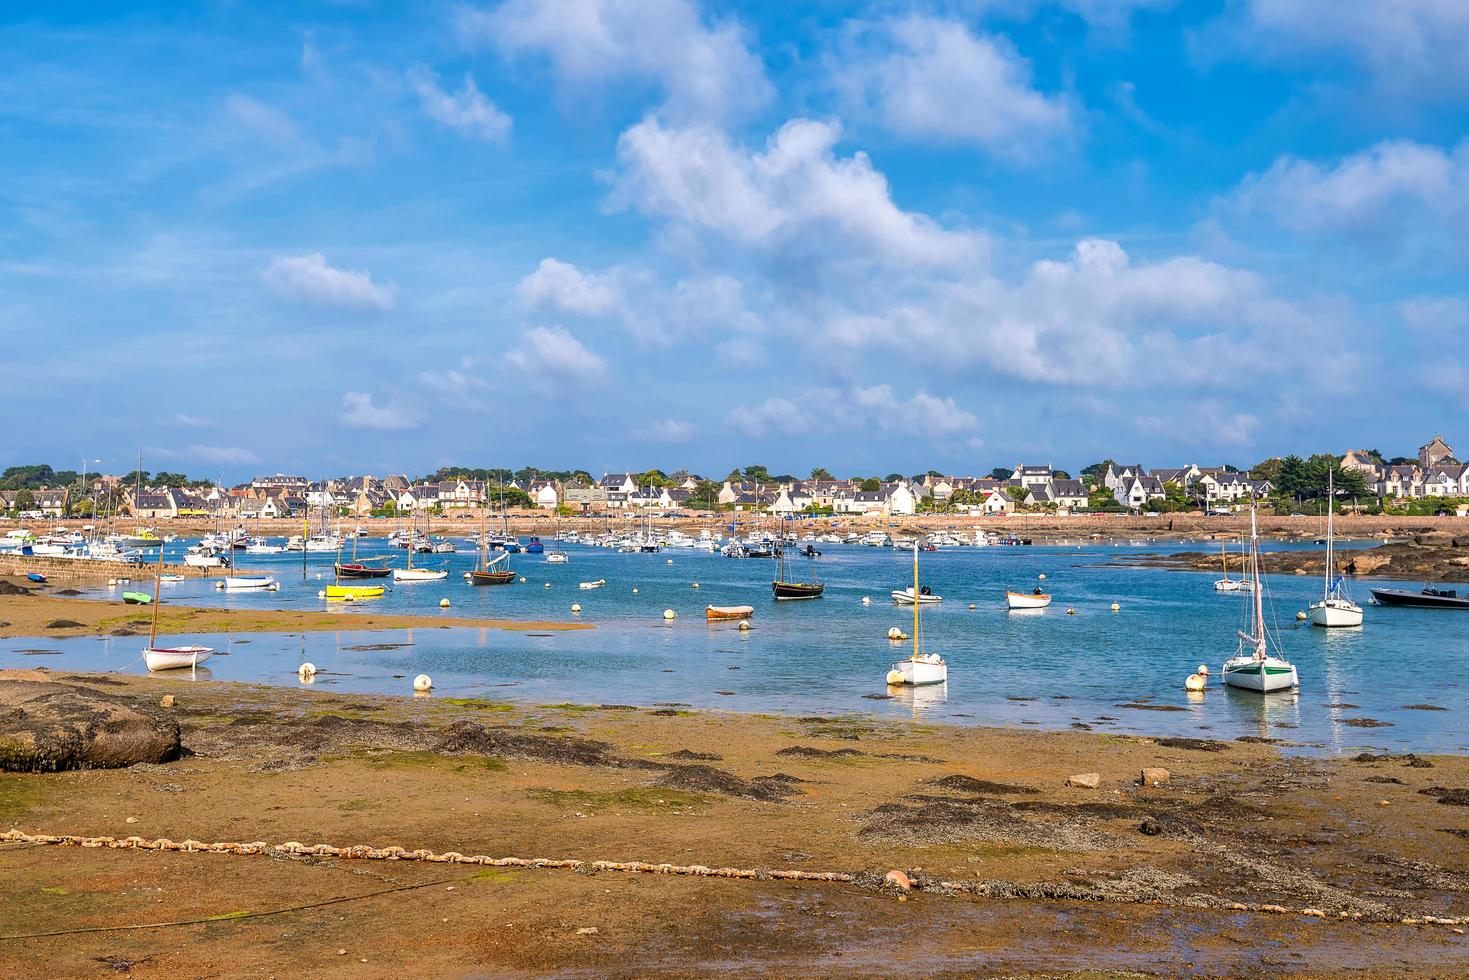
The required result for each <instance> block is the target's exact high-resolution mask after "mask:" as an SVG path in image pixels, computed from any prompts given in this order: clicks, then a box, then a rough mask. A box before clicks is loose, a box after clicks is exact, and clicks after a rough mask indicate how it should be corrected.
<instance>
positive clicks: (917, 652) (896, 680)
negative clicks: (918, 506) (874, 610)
mask: <svg viewBox="0 0 1469 980" xmlns="http://www.w3.org/2000/svg"><path fill="white" fill-rule="evenodd" d="M905 591H906V590H905ZM909 596H910V599H909V601H910V603H911V604H912V606H913V654H912V656H910V657H909V658H908V659H907V660H899V661H898V662H897V663H895V664H893V668H892V670H889V671H888V676H887V681H888V683H889V684H908V685H914V686H919V685H924V684H943V683H944V682H946V681H947V680H948V679H949V665H948V664H946V663H944V658H943V657H941V656H939V655H938V654H936V653H923V652H922V651H921V649H920V647H919V642H918V640H919V636H920V634H919V631H918V607H919V606H921V605H923V604H924V602H923V600H924V594H923V592H922V590H921V589H920V588H919V587H918V544H917V542H914V544H913V588H912V590H911V591H909ZM912 596H917V597H918V601H917V602H913V601H912V598H911V597H912ZM893 597H894V598H895V599H896V598H897V593H896V592H895V593H893Z"/></svg>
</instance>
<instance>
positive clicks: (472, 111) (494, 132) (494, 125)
mask: <svg viewBox="0 0 1469 980" xmlns="http://www.w3.org/2000/svg"><path fill="white" fill-rule="evenodd" d="M408 84H409V86H410V87H411V88H412V89H413V91H414V92H415V93H416V94H417V95H418V101H419V104H420V105H421V106H422V107H423V111H424V112H425V113H426V114H427V115H428V117H429V118H430V119H433V120H435V121H437V122H440V123H443V124H444V125H445V126H448V127H449V128H450V129H453V130H457V131H458V132H460V133H463V134H464V135H466V136H472V137H475V138H476V139H482V140H485V141H487V142H491V143H498V142H500V141H501V140H503V139H505V138H506V137H507V136H509V135H510V126H511V122H510V117H509V116H508V115H506V114H505V113H504V112H502V111H501V110H500V108H499V107H498V106H496V105H495V103H493V102H491V101H490V100H489V99H487V98H485V97H484V95H483V94H481V92H480V90H479V86H478V85H476V84H475V83H474V76H473V75H470V74H469V73H467V72H466V73H465V75H464V84H463V85H462V86H461V87H460V89H459V91H457V92H449V91H447V90H445V89H442V88H440V87H439V81H438V78H437V76H435V75H434V73H433V72H431V71H427V70H423V69H419V70H416V71H413V72H410V73H409V75H408Z"/></svg>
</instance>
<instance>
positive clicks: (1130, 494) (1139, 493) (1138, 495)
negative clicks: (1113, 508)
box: [1112, 476, 1168, 510]
mask: <svg viewBox="0 0 1469 980" xmlns="http://www.w3.org/2000/svg"><path fill="white" fill-rule="evenodd" d="M1167 496H1168V492H1167V491H1166V490H1165V489H1164V488H1163V481H1162V480H1159V479H1158V478H1157V477H1156V476H1135V477H1133V478H1132V479H1130V480H1124V481H1123V482H1122V483H1120V484H1118V486H1117V489H1115V490H1113V491H1112V497H1113V498H1114V499H1115V500H1116V501H1117V502H1118V503H1119V504H1121V505H1122V506H1124V507H1130V508H1132V509H1133V510H1141V509H1142V508H1143V505H1145V504H1146V503H1147V502H1148V501H1149V500H1162V499H1164V498H1165V497H1167Z"/></svg>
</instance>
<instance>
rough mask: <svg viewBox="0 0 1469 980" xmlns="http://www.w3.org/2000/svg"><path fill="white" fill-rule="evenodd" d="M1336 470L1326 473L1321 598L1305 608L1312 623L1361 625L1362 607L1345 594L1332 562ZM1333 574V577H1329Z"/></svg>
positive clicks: (1328, 625)
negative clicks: (1324, 549) (1324, 565)
mask: <svg viewBox="0 0 1469 980" xmlns="http://www.w3.org/2000/svg"><path fill="white" fill-rule="evenodd" d="M1335 477H1336V473H1335V470H1330V471H1328V472H1327V474H1326V575H1325V586H1324V588H1323V591H1322V593H1321V601H1320V602H1313V603H1311V606H1310V608H1309V610H1308V612H1309V614H1310V617H1311V625H1313V626H1326V627H1332V626H1361V625H1362V607H1361V606H1359V605H1357V604H1356V603H1355V602H1353V601H1352V600H1351V597H1350V596H1348V595H1347V591H1346V583H1345V581H1344V579H1343V576H1341V575H1337V573H1336V562H1335V561H1334V560H1333V559H1332V542H1333V527H1332V519H1331V518H1332V514H1333V512H1334V511H1335V510H1336V479H1335ZM1333 576H1334V577H1333Z"/></svg>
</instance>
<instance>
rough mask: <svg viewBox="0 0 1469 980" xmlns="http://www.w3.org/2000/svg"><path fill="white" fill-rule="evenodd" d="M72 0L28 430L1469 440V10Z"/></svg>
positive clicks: (15, 311)
mask: <svg viewBox="0 0 1469 980" xmlns="http://www.w3.org/2000/svg"><path fill="white" fill-rule="evenodd" d="M33 6H34V8H35V9H32V10H19V9H18V7H17V5H9V6H7V7H6V8H4V10H3V11H0V50H3V51H4V53H5V64H4V67H3V69H0V360H3V361H4V362H5V364H6V366H5V367H4V369H3V373H4V377H5V378H6V384H7V391H8V392H9V393H10V395H11V398H10V399H9V400H8V403H9V406H10V413H9V419H10V423H11V424H10V425H9V426H8V432H7V438H6V439H5V440H3V443H0V445H3V446H4V452H3V453H0V455H3V456H4V457H6V459H5V462H6V463H14V462H33V461H34V462H43V461H44V462H51V463H52V464H53V465H57V466H59V467H62V466H64V467H74V466H77V465H78V464H79V463H80V461H81V460H82V459H83V458H87V459H101V460H103V461H104V462H103V463H102V464H101V466H102V467H103V468H105V469H113V470H121V469H124V468H127V467H128V464H129V461H130V458H131V456H132V454H134V453H135V452H136V450H137V449H138V448H142V449H143V451H144V453H145V454H146V457H147V459H146V462H145V465H147V466H148V468H149V469H169V470H185V471H187V472H189V473H191V474H196V475H215V474H219V475H222V476H224V478H226V479H234V478H238V477H242V476H245V475H248V474H249V473H250V472H252V471H255V470H259V469H272V470H276V469H280V470H290V471H300V472H306V473H310V474H313V475H317V474H325V475H335V474H338V473H345V472H364V471H370V472H378V473H382V472H384V471H387V470H389V469H392V470H395V471H410V472H426V471H429V470H431V469H433V468H435V467H437V466H439V465H443V464H449V463H462V464H466V465H502V464H510V465H522V464H525V463H533V464H536V465H541V466H545V467H569V466H581V467H587V468H590V469H593V470H601V469H613V470H620V469H624V468H633V469H643V468H648V467H652V466H660V467H663V468H666V469H673V468H677V467H683V466H687V467H691V468H694V469H697V470H703V471H708V472H716V471H717V472H724V471H726V470H728V469H729V468H730V467H732V466H737V465H745V464H749V463H755V462H760V463H764V464H766V465H769V466H770V467H772V468H773V469H776V470H800V471H804V470H806V469H809V468H810V467H811V466H815V465H820V466H825V467H827V468H830V469H832V470H833V471H836V472H839V473H849V472H850V473H857V472H861V473H867V472H879V473H886V472H889V471H893V470H899V471H916V470H920V469H927V468H930V467H935V468H939V469H943V470H947V471H953V472H985V471H988V470H989V469H990V468H991V467H992V466H995V465H1009V464H1013V463H1014V462H1016V461H1019V460H1021V459H1022V458H1023V459H1024V460H1026V461H1031V462H1044V461H1050V462H1054V463H1055V464H1056V465H1059V466H1065V467H1070V468H1076V467H1080V466H1082V465H1085V464H1086V463H1088V462H1092V461H1094V460H1096V459H1098V458H1101V457H1103V456H1112V457H1115V458H1119V459H1122V458H1127V459H1134V458H1135V459H1141V460H1143V462H1144V463H1146V464H1148V465H1166V464H1181V463H1184V462H1189V461H1197V462H1201V463H1212V462H1215V461H1229V462H1235V463H1239V464H1248V463H1250V462H1253V461H1255V460H1257V459H1260V458H1263V457H1265V456H1268V455H1271V454H1275V453H1280V452H1290V451H1299V452H1310V451H1320V450H1326V449H1332V450H1335V451H1338V452H1339V451H1341V450H1343V449H1345V448H1348V447H1349V446H1350V447H1377V448H1381V449H1382V450H1384V451H1385V452H1387V453H1388V454H1389V455H1396V454H1398V453H1411V452H1412V451H1413V450H1414V448H1415V447H1416V446H1417V445H1418V444H1419V443H1420V442H1422V441H1424V440H1425V439H1426V438H1427V437H1428V436H1430V435H1431V434H1433V433H1434V432H1436V431H1440V430H1442V431H1444V433H1445V435H1447V436H1448V438H1449V439H1450V441H1451V442H1452V441H1454V440H1455V438H1456V437H1457V438H1458V439H1460V440H1469V433H1465V432H1456V431H1455V426H1454V424H1453V423H1454V421H1455V420H1456V419H1460V418H1462V417H1463V415H1464V409H1465V408H1466V407H1469V398H1466V392H1469V355H1466V354H1465V353H1464V340H1465V338H1466V336H1469V286H1466V282H1469V280H1466V272H1469V140H1466V123H1469V4H1464V3H1461V2H1457V0H1383V2H1380V3H1371V4H1367V3H1363V4H1350V5H1342V4H1340V3H1338V2H1336V0H1208V2H1189V0H1050V2H1047V0H951V2H934V3H926V4H925V3H839V2H834V0H833V2H821V3H812V4H806V5H793V4H788V3H775V2H762V3H753V4H734V3H717V2H703V3H701V2H694V0H540V2H531V0H504V2H501V3H485V4H474V3H438V2H434V0H427V2H423V3H419V4H411V5H405V4H396V3H387V2H374V0H340V2H319V3H310V2H302V3H285V2H281V3H271V2H251V3H244V2H215V3H197V4H192V5H186V4H176V3H158V4H142V3H137V4H116V5H97V4H90V3H54V4H46V5H33ZM92 465H93V466H94V467H95V466H96V465H98V464H92Z"/></svg>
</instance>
